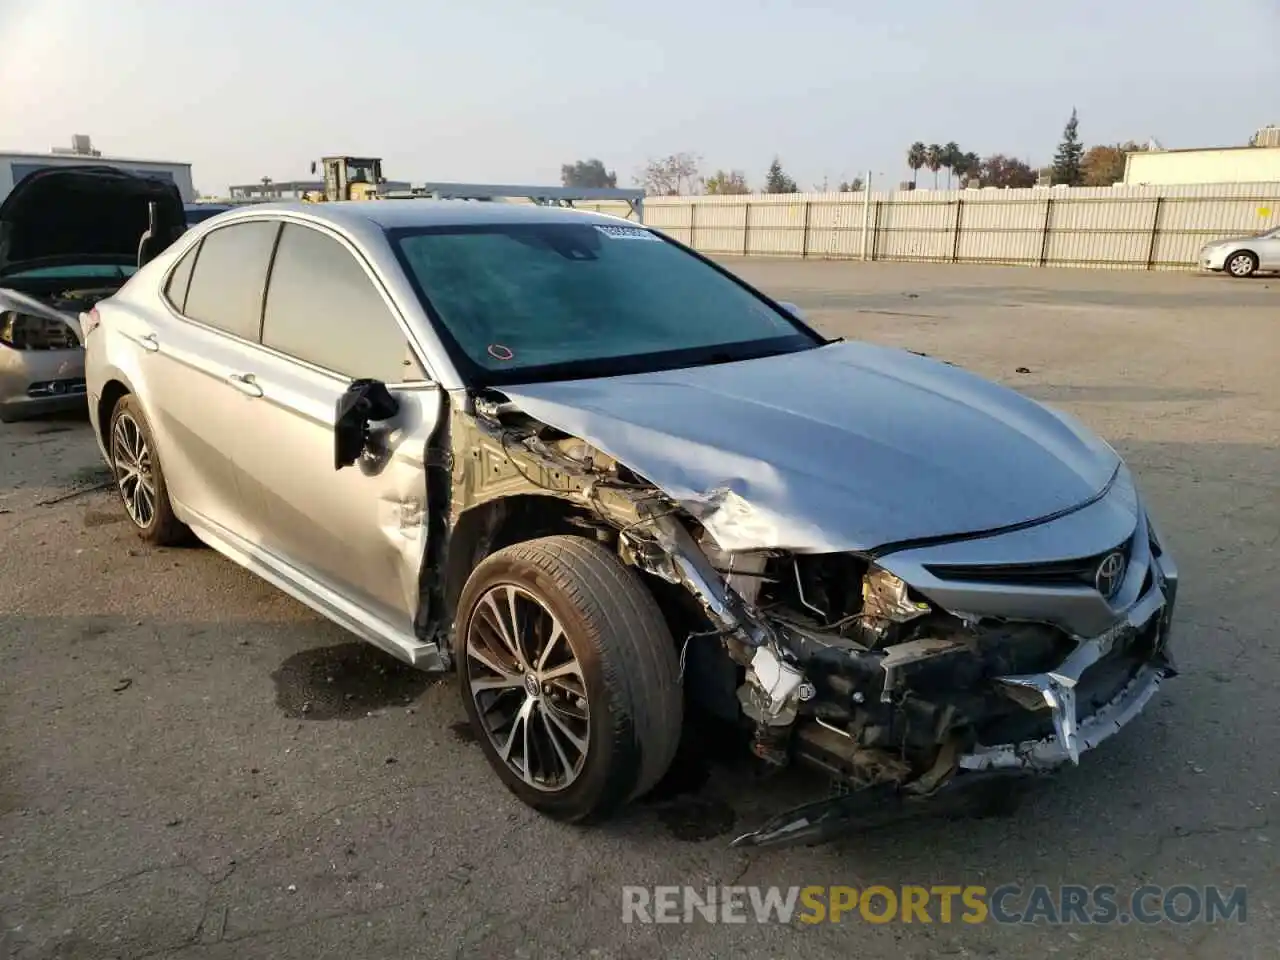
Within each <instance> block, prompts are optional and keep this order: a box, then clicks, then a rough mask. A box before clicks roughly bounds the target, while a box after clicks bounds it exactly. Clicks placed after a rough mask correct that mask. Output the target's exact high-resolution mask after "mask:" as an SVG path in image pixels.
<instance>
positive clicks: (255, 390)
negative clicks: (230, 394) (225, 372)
mask: <svg viewBox="0 0 1280 960" xmlns="http://www.w3.org/2000/svg"><path fill="white" fill-rule="evenodd" d="M227 379H228V380H230V381H231V385H232V386H233V387H235V388H236V389H237V390H239V391H240V392H241V393H243V394H245V395H246V396H249V397H260V396H262V388H261V387H260V386H258V382H257V381H256V380H255V379H254V377H253V374H252V373H233V374H231V375H230V376H229V377H227Z"/></svg>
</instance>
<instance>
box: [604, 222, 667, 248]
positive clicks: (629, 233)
mask: <svg viewBox="0 0 1280 960" xmlns="http://www.w3.org/2000/svg"><path fill="white" fill-rule="evenodd" d="M596 229H597V230H599V231H600V232H601V233H603V234H604V235H605V236H606V237H612V238H613V239H614V240H652V241H653V242H654V243H661V242H662V241H661V240H660V239H659V238H658V237H656V236H654V235H653V234H652V233H650V232H649V231H648V230H645V229H643V228H642V227H615V226H604V225H602V224H599V223H597V224H596Z"/></svg>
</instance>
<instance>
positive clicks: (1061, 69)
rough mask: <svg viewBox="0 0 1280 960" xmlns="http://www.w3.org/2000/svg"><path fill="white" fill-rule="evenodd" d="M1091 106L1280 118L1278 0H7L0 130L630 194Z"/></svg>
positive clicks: (110, 149) (1129, 132)
mask: <svg viewBox="0 0 1280 960" xmlns="http://www.w3.org/2000/svg"><path fill="white" fill-rule="evenodd" d="M1073 106H1075V107H1077V108H1078V109H1079V112H1080V132H1081V135H1082V136H1083V138H1084V140H1085V142H1086V143H1095V142H1114V141H1117V140H1122V139H1128V138H1134V139H1138V140H1145V139H1147V138H1148V137H1151V136H1155V137H1157V138H1158V139H1159V140H1160V141H1161V142H1162V143H1163V145H1164V146H1166V147H1170V148H1172V147H1191V146H1210V145H1213V146H1217V145H1230V144H1243V143H1245V142H1246V141H1247V139H1248V137H1249V135H1250V134H1251V133H1252V132H1253V131H1254V130H1255V129H1256V128H1257V127H1259V126H1261V125H1263V124H1265V123H1280V0H1232V2H1231V3H1230V4H1219V3H1210V2H1206V0H1108V2H1102V0H1074V2H1072V3H1051V2H1044V0H1041V2H1036V0H1022V2H1015V0H969V2H965V0H945V2H944V0H914V2H912V3H901V4H894V3H889V2H882V3H877V4H870V3H865V2H859V0H846V2H844V3H837V2H835V0H825V2H823V0H791V2H772V0H646V2H629V3H621V2H617V0H614V2H605V0H596V2H588V0H537V2H519V0H466V2H465V3H464V2H462V0H453V2H450V3H445V2H441V0H417V2H411V0H377V2H364V3H336V2H335V3H325V2H320V0H316V2H312V3H302V2H300V0H294V2H288V0H253V2H249V0H219V2H207V0H165V2H161V0H119V2H116V3H111V2H106V0H0V149H3V150H11V149H13V150H35V151H46V150H48V149H49V148H50V147H51V146H55V145H57V146H65V145H69V143H70V138H71V135H72V134H73V133H87V134H89V135H90V136H91V137H92V138H93V141H94V145H95V146H96V147H97V148H98V149H100V150H102V151H103V152H104V153H106V154H111V155H123V156H130V157H138V158H148V159H163V160H183V161H189V162H191V163H192V164H193V174H194V179H195V184H196V187H197V188H198V189H200V190H202V191H205V192H216V193H222V192H224V191H225V189H226V187H227V185H228V184H229V183H240V182H246V181H254V180H257V179H259V178H261V177H263V176H270V177H272V178H274V179H276V180H284V179H292V178H301V177H306V176H308V167H309V164H310V161H311V160H313V159H318V158H319V157H320V156H322V155H324V154H367V155H374V156H381V157H383V158H384V160H385V164H384V173H385V175H386V176H388V177H389V178H391V179H397V180H452V181H469V182H477V181H485V182H504V183H510V182H521V183H530V182H532V183H557V182H559V173H560V165H561V164H562V163H565V162H568V161H572V160H574V159H577V158H586V157H592V156H596V157H599V158H600V159H602V160H603V161H604V162H605V164H606V166H608V167H610V168H611V169H616V170H617V172H618V176H619V186H630V185H632V180H633V175H634V173H635V172H636V171H637V170H638V169H639V168H640V167H641V166H642V165H643V163H644V161H645V159H646V158H647V157H651V156H658V155H663V154H669V153H673V152H676V151H690V152H694V153H697V154H700V155H701V156H702V157H703V168H704V173H710V172H711V171H712V170H714V169H715V168H717V167H725V168H739V169H742V170H743V171H744V172H745V173H746V174H747V178H748V180H749V182H750V183H751V184H752V185H753V186H757V187H758V186H759V184H760V182H761V180H762V179H763V175H764V171H765V169H766V168H767V166H768V164H769V161H770V159H771V158H772V157H773V155H774V154H775V153H776V154H779V155H780V156H781V158H782V161H783V166H784V168H785V169H786V170H787V172H789V173H790V174H791V175H792V176H793V177H795V179H796V180H797V181H798V182H799V184H800V186H801V188H802V189H812V188H813V187H814V185H815V184H820V183H821V182H822V180H823V177H824V176H825V177H827V178H829V179H830V181H831V184H832V187H833V188H834V185H835V183H836V182H837V181H839V180H840V179H843V178H849V177H852V176H853V175H855V174H858V173H862V172H865V171H866V170H867V169H868V168H870V169H872V170H873V171H875V174H876V180H877V185H881V184H884V185H888V184H890V183H895V182H897V181H898V180H901V179H904V178H905V177H906V176H907V170H906V164H905V159H904V155H905V151H906V148H907V146H908V145H909V143H910V142H911V141H912V140H916V139H920V140H924V141H925V142H926V143H928V142H930V141H934V142H938V143H946V142H947V141H948V140H955V141H957V142H958V143H959V144H960V146H961V147H962V148H964V149H966V150H973V151H976V152H977V153H979V154H983V155H985V154H988V153H993V152H1003V153H1009V154H1013V155H1015V156H1018V157H1021V158H1022V159H1024V160H1028V161H1029V162H1031V163H1032V164H1033V165H1039V164H1042V163H1047V162H1048V161H1049V160H1050V159H1051V157H1052V153H1053V149H1054V147H1055V145H1056V143H1057V141H1058V139H1059V136H1060V134H1061V131H1062V126H1063V124H1064V122H1065V121H1066V119H1067V117H1068V116H1069V114H1070V112H1071V108H1072V107H1073ZM922 176H923V177H924V178H925V179H927V178H928V174H927V172H925V173H923V174H922ZM922 185H924V181H923V180H922Z"/></svg>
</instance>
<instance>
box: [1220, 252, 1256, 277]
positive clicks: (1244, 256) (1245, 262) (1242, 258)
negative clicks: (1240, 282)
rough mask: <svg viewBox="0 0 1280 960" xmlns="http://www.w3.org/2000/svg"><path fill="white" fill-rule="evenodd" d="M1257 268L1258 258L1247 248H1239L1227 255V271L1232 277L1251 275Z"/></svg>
mask: <svg viewBox="0 0 1280 960" xmlns="http://www.w3.org/2000/svg"><path fill="white" fill-rule="evenodd" d="M1257 270H1258V258H1257V256H1256V255H1255V254H1252V253H1250V252H1249V251H1248V250H1240V251H1238V252H1237V253H1233V254H1231V256H1229V257H1227V273H1229V274H1231V276H1233V277H1238V278H1240V279H1244V278H1245V277H1252V276H1253V275H1254V274H1255V273H1256V272H1257Z"/></svg>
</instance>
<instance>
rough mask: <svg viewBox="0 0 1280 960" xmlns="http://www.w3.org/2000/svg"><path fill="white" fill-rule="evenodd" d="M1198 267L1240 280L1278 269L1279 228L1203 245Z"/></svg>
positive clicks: (1279, 257) (1279, 252) (1279, 256)
mask: <svg viewBox="0 0 1280 960" xmlns="http://www.w3.org/2000/svg"><path fill="white" fill-rule="evenodd" d="M1200 267H1201V269H1203V270H1213V271H1215V272H1218V273H1226V274H1228V275H1229V276H1232V277H1239V278H1244V277H1251V276H1253V275H1254V274H1255V273H1258V272H1259V271H1264V270H1265V271H1272V270H1280V228H1277V229H1275V230H1268V231H1267V232H1265V233H1257V234H1253V235H1252V236H1248V237H1228V238H1227V239H1225V240H1215V241H1214V242H1213V243H1208V244H1205V246H1204V247H1203V248H1202V249H1201V251H1200Z"/></svg>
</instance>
